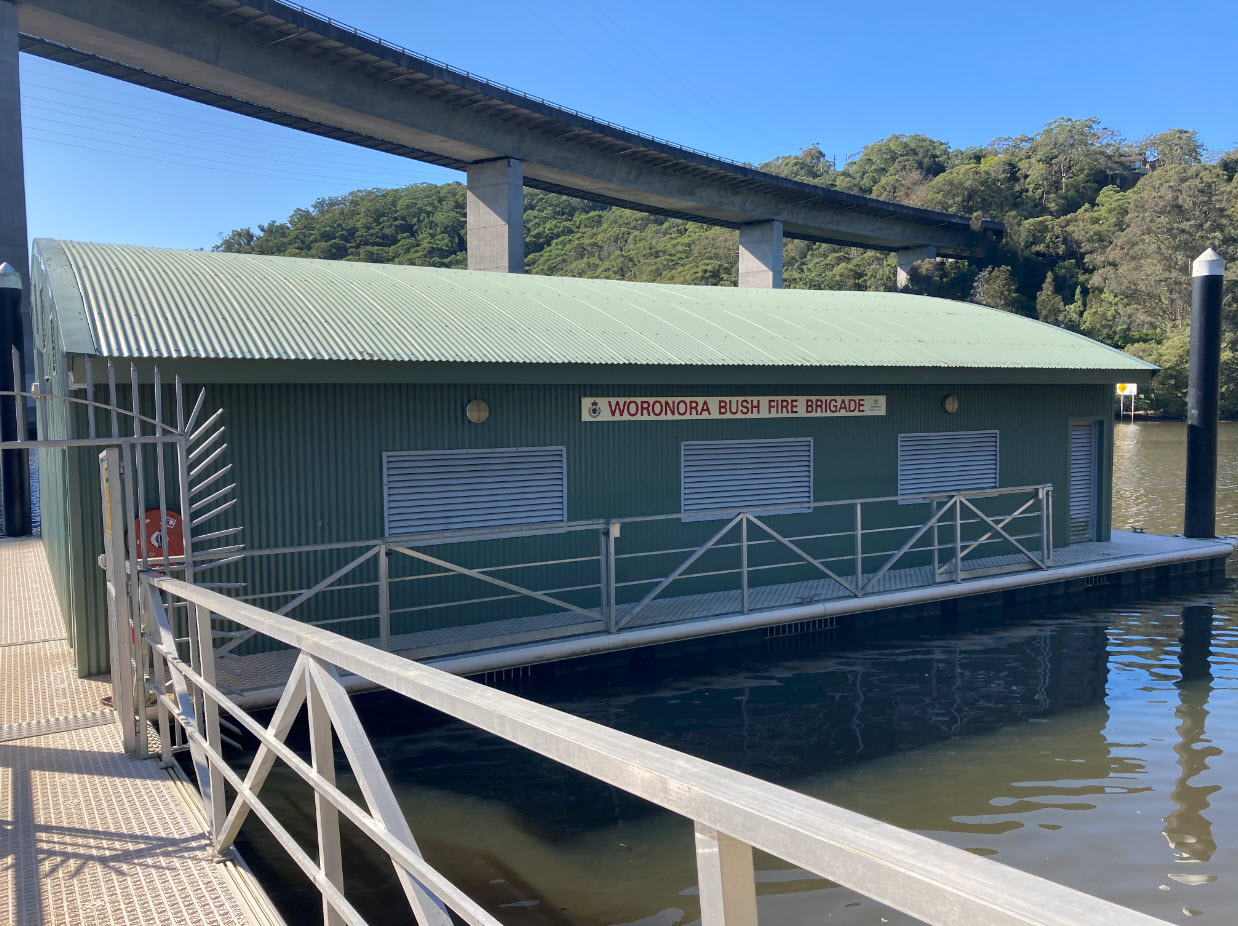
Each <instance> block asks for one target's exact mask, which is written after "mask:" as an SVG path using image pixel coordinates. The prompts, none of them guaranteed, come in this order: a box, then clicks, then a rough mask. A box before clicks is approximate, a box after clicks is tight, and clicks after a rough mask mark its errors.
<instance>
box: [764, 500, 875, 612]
mask: <svg viewBox="0 0 1238 926" xmlns="http://www.w3.org/2000/svg"><path fill="white" fill-rule="evenodd" d="M748 520H749V521H751V522H752V523H753V524H755V525H756V526H757V527H759V528H761V530H763V531H765V533H767V534H769V535H770V536H771V537H773V538H774V539H775V540H777V541H778V542H779V543H781V544H782V545H783V546H784V547H786V548H787V549H788V550H790V551H791V552H792V553H794V554H795V555H796V556H798V557H800V558H801V559H803V560H804V561H805V562H808V563H811V564H812V565H814V566H816V567H817V568H818V569H820V570H821V571H822V572H824V573H825V574H826V575H827V576H829V577H830V578H831V579H833V580H834V581H835V582H837V583H838V584H839V585H841V586H842V587H843V588H845V589H846V590H847V591H849V592H851V594H853V595H858V594H859V593H860V592H859V589H858V588H857V587H856V586H855V585H853V584H852V583H850V582H848V581H847V580H846V579H844V578H843V577H842V576H840V575H838V574H837V573H836V572H834V571H833V570H832V569H830V568H828V567H827V566H825V565H823V564H822V563H821V562H819V561H818V560H816V559H813V557H811V556H809V555H808V554H807V553H805V552H804V551H803V550H801V549H800V548H799V547H797V546H796V545H795V544H793V543H792V542H791V541H790V540H788V539H787V538H786V537H784V536H782V534H780V533H778V531H776V530H774V529H773V528H772V527H770V526H769V525H768V524H766V523H765V522H764V521H762V520H761V519H760V518H758V517H755V516H753V515H748Z"/></svg>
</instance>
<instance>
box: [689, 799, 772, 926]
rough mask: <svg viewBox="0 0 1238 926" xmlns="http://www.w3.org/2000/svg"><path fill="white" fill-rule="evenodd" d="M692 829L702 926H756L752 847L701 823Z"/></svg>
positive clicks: (755, 892)
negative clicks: (694, 839) (694, 838)
mask: <svg viewBox="0 0 1238 926" xmlns="http://www.w3.org/2000/svg"><path fill="white" fill-rule="evenodd" d="M695 826H696V877H697V886H698V887H699V888H700V892H701V926H757V889H756V880H755V877H754V873H753V870H752V847H751V846H750V845H748V844H747V843H744V842H740V841H739V840H738V839H735V838H734V837H732V836H728V835H726V834H725V833H719V832H718V831H717V830H715V829H712V828H711V827H708V826H705V825H704V824H702V823H697V824H695Z"/></svg>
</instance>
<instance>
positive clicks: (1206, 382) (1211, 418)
mask: <svg viewBox="0 0 1238 926" xmlns="http://www.w3.org/2000/svg"><path fill="white" fill-rule="evenodd" d="M1224 276H1225V261H1224V260H1222V259H1221V255H1220V254H1218V253H1217V252H1216V251H1214V250H1213V249H1212V248H1208V250H1206V251H1204V253H1203V254H1201V255H1199V257H1197V258H1196V259H1195V262H1194V264H1192V266H1191V356H1190V386H1189V391H1188V393H1187V401H1186V524H1185V527H1186V530H1185V534H1186V536H1188V537H1213V536H1215V535H1216V507H1217V505H1216V501H1217V417H1218V414H1219V411H1220V404H1221V284H1222V281H1223V279H1224Z"/></svg>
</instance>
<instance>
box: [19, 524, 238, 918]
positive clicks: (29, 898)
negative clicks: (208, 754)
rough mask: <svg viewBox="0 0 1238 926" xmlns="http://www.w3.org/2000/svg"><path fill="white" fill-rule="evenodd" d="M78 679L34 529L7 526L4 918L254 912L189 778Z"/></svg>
mask: <svg viewBox="0 0 1238 926" xmlns="http://www.w3.org/2000/svg"><path fill="white" fill-rule="evenodd" d="M108 693H109V688H108V685H107V684H106V682H105V681H103V680H100V679H88V680H81V679H78V678H77V676H76V673H75V672H74V670H73V661H72V656H71V654H70V652H69V646H68V643H67V642H66V640H65V631H64V623H63V621H62V619H61V616H60V609H59V607H58V605H57V603H56V598H55V594H54V593H53V591H52V585H51V576H50V574H49V573H48V569H47V560H46V558H45V557H44V553H43V544H42V541H40V540H37V539H21V540H0V924H4V926H9V924H20V926H61V924H64V926H69V924H73V926H77V924H84V923H92V924H93V923H98V924H113V923H117V924H119V923H126V924H128V923H133V924H141V926H164V924H167V926H173V924H176V926H182V924H193V926H207V924H221V926H224V924H226V926H232V924H253V923H255V922H257V921H256V920H254V919H251V918H249V917H248V916H247V912H246V909H245V907H243V905H242V903H241V902H240V900H239V899H238V893H239V891H241V890H242V889H243V887H242V886H241V885H240V884H238V883H237V882H236V881H235V880H234V878H236V877H237V874H236V872H235V870H234V866H233V865H230V864H224V865H221V864H218V863H215V862H213V861H211V860H210V859H208V858H207V854H206V848H207V843H206V837H205V836H204V835H203V832H202V829H201V828H200V826H199V825H198V823H197V817H196V816H194V815H192V814H191V813H190V810H189V808H188V807H187V806H186V804H185V803H183V802H182V794H183V793H185V792H186V791H187V789H186V788H185V787H184V785H183V784H181V783H179V782H178V781H177V780H176V779H175V778H173V777H172V776H171V775H170V774H169V773H168V772H167V771H165V770H163V769H161V768H160V767H159V766H158V764H157V763H156V762H155V761H153V760H150V759H144V760H139V759H131V758H129V757H127V756H126V755H125V754H124V752H123V751H122V750H121V744H120V736H119V734H118V733H117V730H116V727H115V725H114V723H113V722H112V712H111V711H109V710H104V709H102V705H101V703H100V700H99V699H100V698H101V697H103V696H104V695H106V694H108Z"/></svg>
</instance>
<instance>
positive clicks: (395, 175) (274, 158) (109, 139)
mask: <svg viewBox="0 0 1238 926" xmlns="http://www.w3.org/2000/svg"><path fill="white" fill-rule="evenodd" d="M24 121H25V124H26V125H28V126H30V128H32V129H37V130H38V131H43V132H51V133H53V134H66V135H69V136H70V137H74V138H87V139H89V140H91V141H98V142H103V143H105V144H123V143H124V141H123V140H122V139H128V140H130V141H136V140H144V141H150V142H152V143H153V144H156V145H165V146H171V147H173V148H187V149H189V150H191V151H197V152H203V151H208V152H209V153H211V154H212V155H215V156H219V155H229V156H233V157H235V158H237V159H239V160H254V161H271V162H274V163H275V164H277V165H286V166H288V167H293V168H297V169H301V168H305V169H307V170H314V169H320V170H326V171H343V172H347V173H348V174H353V175H357V176H358V178H360V177H361V176H362V175H369V176H371V177H375V178H381V179H383V180H384V181H386V182H388V183H392V184H398V185H405V184H407V183H408V182H409V180H410V179H412V178H414V176H415V175H416V173H417V172H416V171H407V172H405V171H400V170H399V169H398V168H392V169H388V170H374V169H372V168H368V167H361V166H359V165H352V164H347V163H344V162H324V161H315V160H309V159H305V158H298V156H297V155H288V154H280V153H278V152H275V153H268V154H262V153H255V152H262V151H264V150H265V149H263V148H261V147H255V146H249V145H247V146H240V145H236V144H235V143H231V142H222V143H221V142H213V141H208V140H203V139H202V138H196V137H194V136H192V135H180V134H174V133H159V132H158V131H155V132H152V131H148V130H145V129H136V130H135V129H128V130H127V131H128V133H129V134H128V135H125V136H122V137H121V138H117V137H116V133H115V132H112V131H109V127H108V126H107V125H99V124H91V123H88V122H87V123H82V122H77V121H75V120H73V119H66V118H63V117H60V116H55V117H45V116H42V115H37V116H35V117H34V118H27V119H25V120H24ZM64 128H76V129H82V130H85V131H86V132H88V133H93V134H91V135H85V136H83V135H82V134H81V133H80V132H79V133H71V132H64V133H62V132H61V129H64ZM168 134H172V135H173V137H179V138H182V139H185V140H186V141H188V142H192V143H194V144H192V145H186V144H182V143H179V142H176V141H170V140H168V138H167V137H165V135H168ZM99 136H102V137H99ZM172 153H175V152H172ZM297 160H299V161H300V163H296V161H297ZM422 176H425V175H424V174H422Z"/></svg>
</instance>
